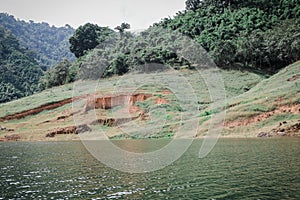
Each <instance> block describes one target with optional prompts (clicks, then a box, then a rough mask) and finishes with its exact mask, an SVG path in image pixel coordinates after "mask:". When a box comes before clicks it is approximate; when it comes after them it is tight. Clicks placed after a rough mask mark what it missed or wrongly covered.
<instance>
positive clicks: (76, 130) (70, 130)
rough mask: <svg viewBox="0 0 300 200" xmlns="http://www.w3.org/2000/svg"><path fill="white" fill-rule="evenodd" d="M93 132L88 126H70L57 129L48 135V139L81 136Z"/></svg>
mask: <svg viewBox="0 0 300 200" xmlns="http://www.w3.org/2000/svg"><path fill="white" fill-rule="evenodd" d="M90 131H92V130H91V128H90V127H88V126H87V125H86V124H82V125H79V126H68V127H63V128H55V129H52V130H50V131H48V133H47V134H46V137H55V136H56V135H59V134H80V133H84V132H90Z"/></svg>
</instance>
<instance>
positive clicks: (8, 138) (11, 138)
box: [0, 134, 21, 142]
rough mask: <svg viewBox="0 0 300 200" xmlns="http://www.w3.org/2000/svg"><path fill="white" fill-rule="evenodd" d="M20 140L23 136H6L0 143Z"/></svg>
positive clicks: (0, 139)
mask: <svg viewBox="0 0 300 200" xmlns="http://www.w3.org/2000/svg"><path fill="white" fill-rule="evenodd" d="M20 139H21V136H20V135H18V134H12V135H5V136H4V138H0V142H6V141H18V140H20Z"/></svg>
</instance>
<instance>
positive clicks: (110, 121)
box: [91, 114, 142, 127]
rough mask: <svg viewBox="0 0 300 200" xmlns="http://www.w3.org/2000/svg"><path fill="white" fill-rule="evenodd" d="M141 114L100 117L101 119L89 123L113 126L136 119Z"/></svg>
mask: <svg viewBox="0 0 300 200" xmlns="http://www.w3.org/2000/svg"><path fill="white" fill-rule="evenodd" d="M141 116H142V114H139V115H138V116H136V117H126V118H101V119H97V120H95V121H93V122H92V123H91V125H102V126H110V127H114V126H118V125H121V124H125V123H127V122H130V121H132V120H136V119H138V118H139V117H141Z"/></svg>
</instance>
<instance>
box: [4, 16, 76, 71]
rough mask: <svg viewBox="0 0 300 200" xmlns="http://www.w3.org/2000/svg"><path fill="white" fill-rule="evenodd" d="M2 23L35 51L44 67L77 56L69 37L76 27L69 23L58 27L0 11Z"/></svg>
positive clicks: (39, 62)
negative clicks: (71, 49) (72, 49)
mask: <svg viewBox="0 0 300 200" xmlns="http://www.w3.org/2000/svg"><path fill="white" fill-rule="evenodd" d="M0 25H1V26H3V27H4V28H5V29H8V30H10V31H11V32H12V34H13V35H15V37H16V38H17V39H18V41H19V42H20V44H21V45H23V46H25V47H26V48H28V49H29V50H31V51H32V52H34V54H35V59H36V61H37V62H38V64H39V66H41V67H42V68H43V69H47V68H49V67H51V66H52V65H55V64H57V63H58V62H60V61H62V60H64V59H69V60H74V58H75V57H74V55H73V54H72V53H71V52H70V50H69V38H70V37H71V36H72V35H73V33H74V29H73V28H72V27H70V26H68V25H66V26H65V27H59V28H58V27H54V26H50V25H49V24H47V23H35V22H33V21H29V22H25V21H23V20H18V19H15V18H14V17H13V16H11V15H9V14H6V13H0Z"/></svg>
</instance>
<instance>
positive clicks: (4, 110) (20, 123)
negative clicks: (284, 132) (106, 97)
mask: <svg viewBox="0 0 300 200" xmlns="http://www.w3.org/2000/svg"><path fill="white" fill-rule="evenodd" d="M299 69H300V63H299V62H298V63H295V64H293V65H291V66H288V67H287V68H285V69H283V70H281V71H280V72H279V73H278V74H276V75H274V76H272V77H271V78H269V79H266V78H265V77H263V76H261V75H258V74H255V73H252V72H249V71H238V70H221V71H220V72H221V75H222V77H223V80H224V84H225V89H226V93H227V102H228V105H229V106H230V105H235V106H233V107H231V108H230V109H228V110H227V116H226V120H227V121H234V120H237V119H241V118H247V117H251V116H253V115H257V114H259V113H261V112H265V111H268V110H272V109H274V108H275V107H276V106H278V98H279V97H281V98H280V99H281V100H280V104H288V103H295V102H298V103H299V102H300V95H299V94H300V90H299V88H300V87H299V85H300V83H299V79H298V80H295V81H291V82H288V81H286V80H287V79H288V78H290V77H292V76H293V75H295V74H297V73H298V72H299V71H300V70H299ZM180 74H181V75H182V76H183V77H184V78H186V79H187V80H188V82H189V83H190V84H191V85H192V87H193V89H194V92H195V94H196V95H197V98H198V99H199V101H201V102H210V96H209V92H208V91H207V88H206V86H205V82H204V80H203V79H201V78H199V74H198V73H196V72H195V71H188V70H182V71H180ZM161 76H164V75H163V74H162V75H161ZM119 79H120V78H119V77H113V78H110V79H104V80H101V81H100V82H99V83H98V82H95V81H89V82H87V83H85V84H84V85H83V87H81V88H82V92H83V93H93V92H94V91H95V88H94V87H91V85H95V84H98V85H99V86H101V88H100V87H98V88H97V89H98V90H100V91H101V92H103V93H108V92H109V91H112V90H113V89H114V85H115V84H116V83H117V81H118V80H119ZM251 88H252V89H251ZM249 89H250V90H249ZM150 90H151V91H150V92H153V91H155V90H153V88H151V89H150ZM247 90H249V91H248V92H245V91H247ZM72 95H73V84H69V85H65V86H61V87H56V88H52V89H49V90H46V91H44V92H41V93H39V94H35V95H32V96H30V97H26V98H23V99H19V100H16V101H13V102H9V103H6V104H0V117H2V116H5V115H8V114H13V113H17V112H21V111H24V110H28V109H32V108H35V107H38V106H40V105H43V104H45V103H49V102H55V101H58V100H63V99H66V98H69V97H72ZM170 98H173V97H170ZM150 103H151V102H150ZM152 103H153V102H152ZM200 108H201V110H200V111H199V116H201V117H200V124H201V126H200V129H199V136H201V135H205V131H206V130H207V127H208V125H209V117H210V116H209V114H208V115H207V116H206V115H201V113H203V112H205V109H208V108H209V104H203V105H201V107H200ZM206 111H207V112H206V113H210V112H209V110H206ZM71 112H72V104H67V105H65V106H63V107H59V108H57V109H54V110H50V111H44V112H42V113H39V114H37V115H33V116H28V117H26V118H23V119H20V120H11V121H7V122H2V123H0V125H1V126H4V127H7V128H12V129H15V132H14V133H18V134H20V135H21V137H22V138H23V139H24V140H45V133H46V132H47V130H49V129H52V128H56V127H63V126H68V125H74V121H73V118H72V117H70V118H67V119H65V120H56V118H57V117H58V116H61V115H64V114H68V113H71ZM154 114H155V113H154ZM172 115H176V112H170V113H169V115H168V116H167V118H170V119H171V121H172V119H173V121H174V120H176V116H175V117H174V116H172ZM158 116H159V113H158ZM298 118H299V116H297V115H292V114H285V115H280V116H272V118H270V119H267V120H266V121H263V122H262V123H260V124H255V125H250V126H247V127H237V128H227V127H226V128H224V131H223V135H231V136H254V133H257V131H259V130H261V129H267V128H270V127H272V126H275V124H276V123H278V121H280V120H282V119H285V120H289V119H290V120H293V119H298ZM47 120H50V121H51V120H52V121H51V122H49V123H42V122H44V121H47ZM202 122H204V123H202ZM106 130H107V132H111V133H109V134H108V135H110V136H114V132H115V128H106ZM116 132H117V131H116ZM163 132H164V133H165V134H169V131H166V130H163ZM164 133H163V134H164ZM8 134H11V133H8V132H4V131H1V132H0V137H2V136H4V135H8ZM115 136H117V134H115ZM47 139H48V138H47ZM65 139H78V137H77V136H76V135H63V136H58V137H55V138H51V139H48V140H65Z"/></svg>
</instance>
